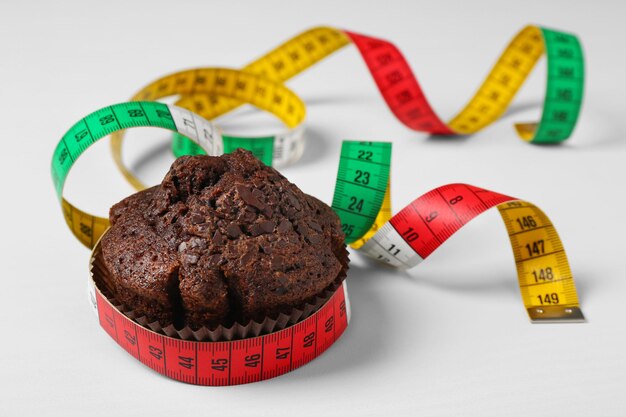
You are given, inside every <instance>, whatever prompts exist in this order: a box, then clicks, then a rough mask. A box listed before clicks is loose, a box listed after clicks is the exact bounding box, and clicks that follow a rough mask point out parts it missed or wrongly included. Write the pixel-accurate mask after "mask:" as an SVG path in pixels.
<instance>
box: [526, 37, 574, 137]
mask: <svg viewBox="0 0 626 417" xmlns="http://www.w3.org/2000/svg"><path fill="white" fill-rule="evenodd" d="M541 32H542V34H543V38H544V41H545V45H546V54H547V56H548V59H547V64H548V81H547V87H546V98H545V101H544V104H543V113H542V117H541V123H539V126H538V129H537V132H536V134H535V137H534V139H533V140H532V141H533V142H535V143H553V142H561V141H563V140H565V139H567V138H568V137H570V136H571V134H572V131H573V130H574V127H575V126H576V121H577V120H578V115H579V113H580V108H581V106H582V100H583V94H584V81H585V80H584V77H585V63H584V56H583V50H582V46H581V44H580V41H579V40H578V38H577V37H576V36H575V35H570V34H567V33H563V32H558V31H554V30H550V29H545V28H541Z"/></svg>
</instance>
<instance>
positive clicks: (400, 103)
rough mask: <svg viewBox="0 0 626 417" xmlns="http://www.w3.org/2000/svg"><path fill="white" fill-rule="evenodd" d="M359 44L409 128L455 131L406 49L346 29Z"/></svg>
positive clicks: (439, 132) (390, 102)
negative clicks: (434, 102)
mask: <svg viewBox="0 0 626 417" xmlns="http://www.w3.org/2000/svg"><path fill="white" fill-rule="evenodd" d="M344 32H345V33H346V34H347V35H348V36H349V37H350V39H351V40H352V42H353V43H354V44H355V45H356V47H357V48H358V50H359V52H360V53H361V55H362V56H363V60H365V63H366V64H367V66H368V68H369V70H370V72H371V74H372V76H373V77H374V81H375V82H376V85H377V86H378V89H379V90H380V92H381V94H382V95H383V97H384V99H385V101H386V102H387V105H388V106H389V108H390V109H391V111H392V112H393V114H395V115H396V117H397V118H398V119H399V120H400V121H401V122H402V123H404V124H405V125H406V126H407V127H408V128H410V129H413V130H417V131H421V132H429V133H433V134H437V135H453V134H455V133H454V131H452V130H451V129H450V128H449V127H448V126H447V125H446V124H445V123H444V122H443V121H442V120H441V119H440V118H439V117H438V116H437V114H436V113H435V111H434V110H433V109H432V107H431V106H430V104H429V103H428V101H427V100H426V97H425V96H424V93H423V91H422V88H421V87H420V85H419V83H418V82H417V79H416V78H415V75H413V71H411V67H409V64H408V63H407V61H406V59H405V58H404V56H403V55H402V52H400V50H399V49H398V48H396V47H395V45H393V44H392V43H390V42H387V41H385V40H382V39H378V38H372V37H369V36H365V35H360V34H358V33H353V32H348V31H344Z"/></svg>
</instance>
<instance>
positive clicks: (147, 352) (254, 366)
mask: <svg viewBox="0 0 626 417" xmlns="http://www.w3.org/2000/svg"><path fill="white" fill-rule="evenodd" d="M96 302H97V307H98V316H99V318H100V325H101V326H102V328H104V330H106V332H107V333H108V334H109V336H111V337H112V338H113V340H115V341H116V342H117V343H118V344H119V345H120V346H121V347H123V348H124V349H125V350H126V351H127V352H128V353H130V354H131V355H132V356H134V357H135V358H136V359H137V360H139V361H141V362H142V363H143V364H144V365H146V366H148V367H150V368H152V369H154V370H155V371H157V372H158V373H160V374H163V375H167V376H168V377H170V378H173V379H176V380H178V381H182V382H187V383H190V384H196V385H213V386H215V385H237V384H246V383H249V382H256V381H260V380H264V379H269V378H273V377H275V376H278V375H282V374H284V373H287V372H289V371H291V370H293V369H295V368H298V367H299V366H302V365H304V364H306V363H307V362H310V361H311V360H313V359H315V358H316V357H317V356H319V355H321V354H322V353H323V352H324V351H325V350H326V349H328V348H329V347H330V345H332V344H333V343H334V342H335V341H336V340H337V339H338V338H339V337H340V336H341V334H342V333H343V332H344V330H345V329H346V327H347V326H348V317H347V311H346V300H345V293H344V289H343V286H341V287H339V289H338V290H337V291H336V292H335V293H334V294H333V296H332V297H331V299H330V300H329V301H328V302H327V303H326V304H324V306H323V307H322V308H321V309H320V310H319V311H317V312H316V313H315V314H313V315H312V316H310V317H308V318H307V319H306V320H304V321H302V322H300V323H298V324H296V325H294V326H291V327H288V328H286V329H284V330H281V331H278V332H274V333H271V334H268V335H264V336H259V337H254V338H250V339H243V340H237V341H232V342H196V341H185V340H179V339H174V338H171V337H167V336H164V335H161V334H158V333H154V332H152V331H150V330H147V329H146V328H144V327H142V326H140V325H139V324H137V323H135V322H134V321H132V320H131V319H129V318H128V317H126V316H125V315H123V314H122V313H121V312H119V311H118V310H117V309H116V308H115V307H114V306H113V305H111V303H110V302H109V301H108V300H107V299H106V298H105V297H104V296H103V295H102V294H101V293H100V292H99V291H96Z"/></svg>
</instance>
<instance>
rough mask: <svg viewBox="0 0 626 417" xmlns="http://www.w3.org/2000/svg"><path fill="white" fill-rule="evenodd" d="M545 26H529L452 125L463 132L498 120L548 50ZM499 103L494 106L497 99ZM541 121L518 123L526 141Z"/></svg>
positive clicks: (510, 46) (513, 41)
mask: <svg viewBox="0 0 626 417" xmlns="http://www.w3.org/2000/svg"><path fill="white" fill-rule="evenodd" d="M544 50H545V48H544V42H543V37H542V35H541V29H539V28H538V27H536V26H527V27H525V28H524V29H522V30H521V31H520V32H519V33H518V34H517V35H516V36H515V38H513V40H512V41H511V42H510V44H509V45H508V47H507V48H506V49H505V51H504V52H503V53H502V55H501V56H500V59H498V62H497V63H496V64H495V66H494V67H493V69H492V70H491V72H490V73H489V75H488V76H487V78H486V79H485V81H484V82H483V84H482V85H481V86H480V88H479V89H478V91H477V92H476V94H474V97H472V99H471V100H470V101H469V103H468V104H466V106H465V108H464V109H463V110H461V111H460V112H459V113H458V114H457V115H456V116H455V117H453V118H452V120H451V121H450V122H449V123H448V126H450V128H451V129H452V130H454V131H455V132H457V133H460V134H472V133H476V132H478V131H479V130H481V129H483V128H484V127H486V126H487V125H489V124H491V123H493V122H494V121H496V120H497V119H498V118H499V117H500V116H502V114H503V113H504V112H505V111H506V109H507V108H508V107H509V104H510V103H511V101H512V100H513V97H515V94H516V93H517V91H518V90H519V89H520V87H521V86H522V84H524V81H526V78H527V77H528V74H530V72H531V71H532V69H533V68H534V67H535V64H536V63H537V61H538V60H539V58H541V56H542V55H543V53H544ZM494 99H495V100H497V105H496V106H493V101H494ZM536 126H537V123H522V124H516V125H515V127H516V129H517V132H518V133H519V135H520V136H521V137H522V139H524V140H527V141H528V140H531V139H532V138H533V136H534V134H535V128H536Z"/></svg>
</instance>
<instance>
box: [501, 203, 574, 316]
mask: <svg viewBox="0 0 626 417" xmlns="http://www.w3.org/2000/svg"><path fill="white" fill-rule="evenodd" d="M498 210H499V211H500V215H501V216H502V219H503V220H504V224H505V226H506V228H507V232H508V234H509V239H510V240H511V247H512V248H513V255H514V257H515V263H516V266H517V276H518V280H519V288H520V291H521V294H522V299H523V300H524V305H525V306H526V309H527V311H528V314H529V316H530V318H531V319H532V320H540V321H550V320H559V319H564V318H568V317H572V318H573V319H582V313H581V311H580V308H579V301H578V294H577V292H576V286H575V284H574V278H573V276H572V272H571V270H570V266H569V262H568V261H567V256H566V254H565V249H564V248H563V244H562V243H561V239H560V238H559V235H558V233H557V232H556V229H555V228H554V226H553V225H552V223H551V222H550V219H549V218H548V217H547V216H546V215H545V214H544V213H543V211H541V209H539V207H537V206H535V205H533V204H531V203H528V202H521V201H520V202H515V203H509V204H506V203H505V204H501V205H499V206H498Z"/></svg>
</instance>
